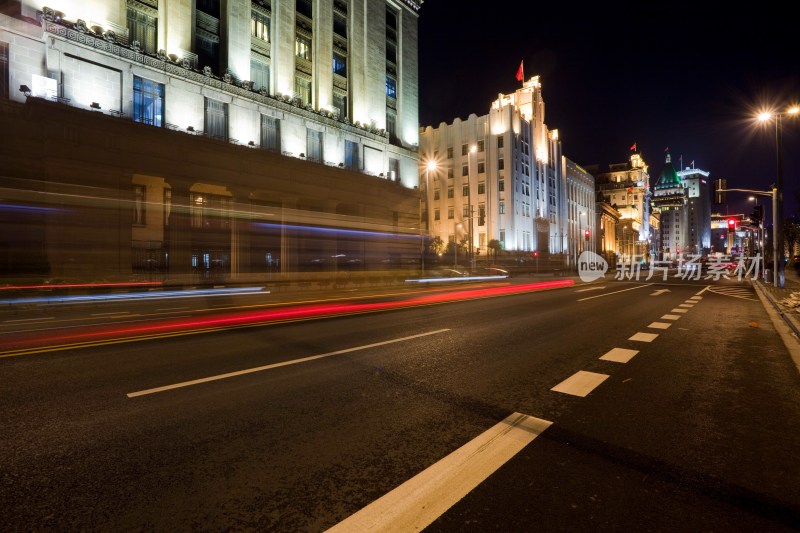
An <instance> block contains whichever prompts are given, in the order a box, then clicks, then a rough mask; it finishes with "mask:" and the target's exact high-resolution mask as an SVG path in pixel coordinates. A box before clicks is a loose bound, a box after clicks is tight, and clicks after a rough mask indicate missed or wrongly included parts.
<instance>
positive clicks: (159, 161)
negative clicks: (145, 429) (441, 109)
mask: <svg viewBox="0 0 800 533" xmlns="http://www.w3.org/2000/svg"><path fill="white" fill-rule="evenodd" d="M421 3H422V0H397V1H394V0H386V1H382V0H379V1H376V0H252V1H251V0H229V1H225V2H221V1H219V0H197V1H196V2H185V1H178V0H127V2H108V1H102V0H53V1H50V0H46V1H45V0H41V1H40V0H21V1H14V0H12V1H7V2H5V3H4V4H3V6H4V7H3V12H2V13H0V52H3V53H0V58H2V57H5V62H4V63H0V80H3V81H5V83H4V84H3V87H2V89H0V90H2V93H0V113H2V115H0V118H2V121H3V124H4V127H3V128H2V133H0V136H1V137H0V157H1V158H2V159H1V160H2V162H3V165H2V166H3V170H2V172H3V175H4V176H5V177H6V178H7V179H5V180H4V185H3V187H5V188H6V189H9V190H11V189H13V190H14V191H16V192H14V193H13V194H12V193H7V194H6V195H5V196H6V197H8V195H9V194H10V195H11V196H15V197H19V198H18V201H19V202H22V203H23V204H24V205H29V206H33V205H37V203H38V202H40V201H42V200H44V199H45V198H48V199H49V200H52V201H54V202H56V204H57V205H56V206H55V207H54V208H55V209H62V211H61V212H62V213H67V212H68V213H70V214H71V215H75V214H76V213H81V214H80V215H79V216H78V215H75V217H73V218H69V219H59V218H58V216H57V215H56V212H57V211H48V212H47V213H48V214H47V215H42V214H40V215H36V214H32V213H33V212H28V214H26V215H25V216H26V217H28V218H29V219H30V220H26V221H24V222H20V223H19V225H20V228H22V227H23V226H24V227H26V228H28V229H25V230H24V231H27V232H29V237H32V238H34V240H35V241H36V242H35V243H33V244H30V243H29V245H28V246H29V247H31V246H33V247H38V248H39V249H43V250H44V252H43V257H42V258H41V259H40V262H42V265H41V268H38V267H37V270H42V269H45V270H47V271H48V272H49V273H50V274H54V275H66V276H77V275H81V276H86V275H92V274H94V275H100V276H104V275H108V276H114V275H125V274H126V273H127V274H130V273H137V272H150V271H152V270H157V271H158V272H168V273H169V274H170V275H198V274H207V273H208V271H209V270H213V269H216V270H217V274H222V275H225V276H228V275H230V276H231V277H234V278H236V277H242V276H243V275H245V274H258V273H260V272H264V271H274V270H276V269H277V270H280V271H283V272H287V271H291V270H295V269H296V268H300V267H302V265H303V264H304V263H306V262H307V261H311V260H315V259H316V260H319V261H325V260H327V261H328V262H330V258H331V257H337V256H338V257H347V260H351V259H352V260H354V261H358V262H360V264H368V263H370V262H375V263H376V264H386V263H387V262H389V263H402V262H405V261H410V260H411V259H412V258H413V259H415V260H418V258H419V252H418V250H419V244H418V238H417V239H411V238H409V239H406V240H407V241H408V242H407V243H405V241H404V242H403V243H402V244H401V243H400V241H402V239H394V238H392V237H391V236H392V235H394V234H401V235H408V236H414V235H418V233H419V227H418V218H419V214H418V191H417V190H416V187H417V186H418V179H419V175H418V172H417V167H418V161H419V158H418V153H417V146H418V143H419V138H418V135H419V129H418V98H417V87H418V80H417V39H416V35H417V18H418V14H417V12H418V10H419V8H420V4H421ZM17 87H19V90H17ZM21 191H26V192H25V193H24V194H23V192H21ZM78 198H81V199H80V200H78ZM92 198H94V199H95V200H92ZM87 202H88V203H92V202H95V204H96V205H93V206H92V209H88V208H86V205H83V204H86V203H87ZM50 207H53V206H43V208H50ZM0 216H2V215H0ZM37 217H38V218H37ZM82 222H83V224H85V225H86V228H83V229H82V228H81V226H82ZM42 224H43V225H44V227H37V228H36V229H32V227H33V226H41V225H42ZM70 225H72V230H70V231H67V230H66V229H65V228H66V227H68V226H70ZM73 230H74V231H73ZM334 230H337V231H334ZM21 231H22V229H21ZM326 231H327V233H326ZM330 235H335V237H334V238H329V237H328V236H330ZM18 240H22V239H18ZM16 246H23V244H21V243H20V242H17V241H15V242H14V243H11V244H10V243H8V242H6V243H5V245H4V249H6V250H10V249H12V248H14V247H16ZM25 251H26V249H23V250H22V253H23V254H24V253H25ZM28 251H29V250H28ZM15 256H16V254H13V253H11V252H7V257H5V258H4V261H3V264H4V269H5V270H4V271H5V272H7V273H12V272H17V271H20V270H25V264H24V263H22V262H20V263H17V264H16V265H11V264H12V263H13V262H14V261H15V259H14V257H15ZM337 261H338V260H337ZM351 264H354V263H351ZM9 265H11V266H9Z"/></svg>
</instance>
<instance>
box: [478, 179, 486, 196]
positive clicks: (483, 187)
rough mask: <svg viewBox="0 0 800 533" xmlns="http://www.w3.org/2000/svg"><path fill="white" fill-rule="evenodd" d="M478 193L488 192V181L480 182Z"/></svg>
mask: <svg viewBox="0 0 800 533" xmlns="http://www.w3.org/2000/svg"><path fill="white" fill-rule="evenodd" d="M478 194H486V182H485V181H482V182H480V183H478Z"/></svg>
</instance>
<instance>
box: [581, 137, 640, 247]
mask: <svg viewBox="0 0 800 533" xmlns="http://www.w3.org/2000/svg"><path fill="white" fill-rule="evenodd" d="M587 170H589V171H590V172H592V173H593V174H594V177H595V181H596V183H597V191H598V193H599V194H601V195H602V198H603V201H605V202H606V203H608V204H609V205H610V206H611V207H613V208H614V209H616V210H617V211H618V212H619V216H620V218H619V223H618V224H617V225H616V231H617V234H616V253H617V255H618V256H620V258H621V259H623V260H625V261H630V260H631V259H633V258H636V259H639V260H641V259H644V260H645V261H649V260H650V256H651V254H652V253H653V242H654V236H653V235H652V227H651V209H650V175H649V173H648V167H647V165H646V164H645V162H644V160H643V159H642V156H641V154H639V153H638V152H634V153H632V154H631V155H630V159H629V161H628V162H625V163H614V164H611V165H608V168H603V169H601V168H600V167H599V166H592V167H587Z"/></svg>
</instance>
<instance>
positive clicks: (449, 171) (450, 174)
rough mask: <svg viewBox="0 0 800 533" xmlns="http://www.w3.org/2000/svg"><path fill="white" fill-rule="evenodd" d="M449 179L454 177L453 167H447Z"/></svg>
mask: <svg viewBox="0 0 800 533" xmlns="http://www.w3.org/2000/svg"><path fill="white" fill-rule="evenodd" d="M447 179H449V180H451V179H453V167H450V168H448V169H447Z"/></svg>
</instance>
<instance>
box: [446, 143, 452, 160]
mask: <svg viewBox="0 0 800 533" xmlns="http://www.w3.org/2000/svg"><path fill="white" fill-rule="evenodd" d="M447 159H453V147H452V146H448V147H447Z"/></svg>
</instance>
